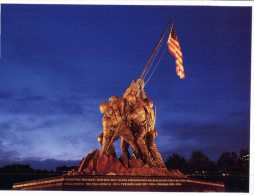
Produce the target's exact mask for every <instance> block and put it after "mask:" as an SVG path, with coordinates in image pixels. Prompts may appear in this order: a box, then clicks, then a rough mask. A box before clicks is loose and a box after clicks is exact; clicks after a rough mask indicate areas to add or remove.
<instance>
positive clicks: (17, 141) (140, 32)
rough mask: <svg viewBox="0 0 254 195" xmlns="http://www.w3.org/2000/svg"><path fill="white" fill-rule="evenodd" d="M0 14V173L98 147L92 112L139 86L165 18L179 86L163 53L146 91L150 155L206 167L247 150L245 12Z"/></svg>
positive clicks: (21, 8) (81, 9) (22, 9)
mask: <svg viewBox="0 0 254 195" xmlns="http://www.w3.org/2000/svg"><path fill="white" fill-rule="evenodd" d="M1 11H2V16H1V18H2V33H1V34H2V40H1V44H2V45H1V46H2V57H1V59H0V161H2V163H3V161H4V162H13V161H16V160H20V161H22V160H27V159H30V160H31V159H32V160H41V161H43V160H46V159H55V160H80V159H81V158H82V157H84V156H85V155H86V154H87V153H89V152H91V151H92V150H93V149H95V148H98V147H100V146H99V144H98V143H97V135H98V134H99V133H100V132H101V129H102V126H101V117H102V116H101V114H100V113H99V109H98V106H99V104H100V102H101V101H105V100H107V99H108V98H109V97H110V96H111V95H122V94H123V92H124V91H125V89H126V88H127V87H128V86H129V84H130V82H131V81H132V80H134V79H135V80H136V79H137V78H138V77H139V75H140V74H141V71H142V69H143V67H144V65H145V63H146V61H147V60H148V58H149V56H150V54H151V52H152V50H153V48H154V46H155V44H156V42H157V41H158V39H159V37H160V35H161V33H162V31H163V29H164V27H165V25H166V23H167V21H168V18H169V17H170V16H173V17H174V24H175V28H176V32H177V35H178V37H179V41H180V44H181V47H182V51H183V55H184V66H185V71H186V79H185V80H181V79H179V78H178V77H177V76H176V73H175V63H174V59H173V57H172V56H171V55H170V54H169V53H168V52H167V51H166V53H165V55H164V56H163V58H162V60H161V63H160V65H159V66H158V68H157V70H156V72H155V73H154V75H153V77H152V78H151V80H150V81H149V83H148V84H147V87H146V90H147V94H148V96H149V97H150V98H151V99H153V100H154V103H155V105H156V108H157V121H156V122H157V124H156V127H157V129H158V131H159V136H158V137H157V138H156V143H157V145H158V148H159V150H160V151H161V153H162V154H163V156H164V158H165V157H166V156H167V155H169V154H172V153H173V152H177V153H180V154H182V155H185V156H186V157H188V156H189V155H190V153H191V152H192V151H193V150H202V151H204V152H205V153H206V154H207V155H208V156H209V157H210V158H212V159H216V158H217V157H218V155H219V154H220V153H222V152H224V151H236V152H238V151H239V150H240V149H244V148H248V147H249V136H250V130H249V129H250V126H249V121H250V68H251V7H216V6H213V7H204V6H91V5H90V6H86V5H75V6H74V5H73V6H71V5H6V4H5V5H2V10H1ZM165 43H166V40H164V45H163V46H162V49H163V48H164V47H165ZM116 147H119V146H118V145H117V144H116Z"/></svg>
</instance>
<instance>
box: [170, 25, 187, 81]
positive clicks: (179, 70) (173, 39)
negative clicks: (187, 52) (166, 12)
mask: <svg viewBox="0 0 254 195" xmlns="http://www.w3.org/2000/svg"><path fill="white" fill-rule="evenodd" d="M168 51H169V52H170V53H171V54H172V55H173V56H174V57H175V59H176V74H177V75H178V76H179V77H180V78H181V79H184V78H185V74H184V68H183V54H182V51H181V47H180V44H179V41H178V38H177V36H176V31H175V27H174V25H173V26H172V28H171V32H170V34H169V37H168Z"/></svg>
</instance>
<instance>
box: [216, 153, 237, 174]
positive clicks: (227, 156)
mask: <svg viewBox="0 0 254 195" xmlns="http://www.w3.org/2000/svg"><path fill="white" fill-rule="evenodd" d="M217 166H218V169H219V173H227V174H235V173H236V172H238V156H237V154H236V153H235V152H223V153H222V154H221V155H220V156H219V159H218V162H217Z"/></svg>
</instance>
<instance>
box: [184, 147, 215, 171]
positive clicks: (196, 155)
mask: <svg viewBox="0 0 254 195" xmlns="http://www.w3.org/2000/svg"><path fill="white" fill-rule="evenodd" d="M188 164H189V170H190V173H192V174H202V175H205V174H211V173H213V172H215V171H216V166H215V164H214V163H213V162H212V161H211V160H210V159H209V158H208V156H206V155H205V154H204V153H203V152H202V151H194V152H193V153H192V154H191V157H190V159H189V160H188Z"/></svg>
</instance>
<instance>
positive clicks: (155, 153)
mask: <svg viewBox="0 0 254 195" xmlns="http://www.w3.org/2000/svg"><path fill="white" fill-rule="evenodd" d="M154 138H155V135H154V134H153V133H151V132H149V133H147V135H146V142H147V145H148V148H149V150H150V153H151V157H152V159H153V161H154V162H155V164H156V165H157V167H159V168H166V166H165V164H164V162H163V159H162V157H161V154H160V152H159V150H158V148H157V146H156V144H155V141H154Z"/></svg>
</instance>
